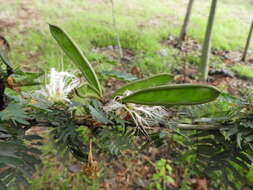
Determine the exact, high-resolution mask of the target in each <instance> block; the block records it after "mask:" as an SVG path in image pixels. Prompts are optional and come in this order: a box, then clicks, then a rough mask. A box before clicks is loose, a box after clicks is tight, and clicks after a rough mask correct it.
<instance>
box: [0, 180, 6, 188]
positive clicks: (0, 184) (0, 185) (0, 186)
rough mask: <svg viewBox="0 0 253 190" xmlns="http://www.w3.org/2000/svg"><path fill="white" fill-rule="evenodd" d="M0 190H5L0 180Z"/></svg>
mask: <svg viewBox="0 0 253 190" xmlns="http://www.w3.org/2000/svg"><path fill="white" fill-rule="evenodd" d="M0 189H1V190H7V187H6V186H5V185H4V183H3V182H2V181H1V180H0Z"/></svg>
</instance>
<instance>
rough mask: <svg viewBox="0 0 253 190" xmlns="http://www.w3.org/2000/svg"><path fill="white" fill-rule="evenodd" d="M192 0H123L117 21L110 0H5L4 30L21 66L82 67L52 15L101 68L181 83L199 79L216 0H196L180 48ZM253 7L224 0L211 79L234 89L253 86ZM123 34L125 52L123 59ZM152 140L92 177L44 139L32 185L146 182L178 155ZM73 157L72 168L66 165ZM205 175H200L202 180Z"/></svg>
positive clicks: (0, 31) (0, 27) (135, 185)
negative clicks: (60, 159) (54, 32)
mask: <svg viewBox="0 0 253 190" xmlns="http://www.w3.org/2000/svg"><path fill="white" fill-rule="evenodd" d="M187 2H188V1H187V0H173V1H168V0H157V1H153V0H127V1H120V0H115V11H114V16H115V18H116V25H113V18H112V9H111V7H112V6H111V4H110V1H109V0H73V1H69V0H8V1H6V0H0V5H1V12H0V35H2V36H5V37H6V38H7V40H8V41H9V43H10V45H11V49H12V51H11V59H12V60H13V63H14V64H15V65H16V67H22V68H24V69H25V70H28V71H42V72H45V73H47V72H48V70H49V69H50V68H51V67H56V68H61V67H62V66H63V67H64V68H65V69H66V70H69V71H74V70H75V69H73V67H72V64H70V61H69V60H68V59H67V58H66V57H65V56H64V55H63V53H62V52H61V51H60V49H59V48H58V47H57V45H56V43H55V42H54V40H53V38H52V37H51V36H50V34H49V30H48V23H50V24H56V25H58V26H61V27H62V28H64V29H65V30H66V31H67V32H68V33H69V34H70V35H71V36H72V37H73V39H74V40H75V41H77V43H78V44H79V45H80V46H81V49H82V50H83V51H84V52H85V55H86V56H87V57H88V59H89V60H90V61H91V63H92V64H93V66H94V67H95V68H96V71H97V72H98V73H99V74H102V73H104V72H105V71H111V70H118V71H124V72H127V73H130V74H132V75H133V76H135V77H137V78H141V77H144V76H150V75H152V74H156V73H161V72H166V73H171V74H173V75H174V76H175V82H176V83H181V82H191V83H197V80H196V79H197V78H196V76H197V66H198V63H199V56H200V52H201V44H202V41H203V37H204V32H205V26H206V22H207V17H208V11H207V10H208V8H209V6H210V1H203V0H196V2H195V6H194V10H193V16H192V20H191V24H190V26H189V33H188V34H189V35H188V39H187V40H186V42H185V43H184V44H183V46H182V47H181V50H180V48H178V44H177V40H176V38H177V36H178V35H179V32H180V27H181V25H182V21H183V17H184V14H185V10H186V5H187ZM252 8H253V1H252V0H221V1H219V8H218V14H217V17H216V25H215V28H214V36H213V46H212V56H211V70H210V77H209V83H211V84H213V85H215V86H217V87H219V88H220V89H221V90H224V91H228V92H230V93H232V94H234V95H241V94H243V93H245V91H244V89H246V87H251V86H252V84H251V80H253V71H252V70H251V68H252V63H253V54H252V50H253V46H251V49H250V50H251V52H250V53H249V56H248V60H247V61H246V62H245V63H244V62H241V61H240V58H241V54H242V51H243V47H244V45H245V42H246V38H247V32H248V29H249V27H250V22H251V20H252V18H251V17H252V14H251V13H252ZM117 35H119V37H120V42H121V45H122V48H123V53H124V56H123V58H122V59H121V60H119V48H118V42H117ZM104 78H105V79H106V80H105V81H106V82H105V83H106V86H107V87H108V88H109V89H113V88H116V87H117V86H119V85H122V83H118V82H115V80H112V79H109V78H108V76H106V77H104ZM244 87H245V88H244ZM152 148H153V149H152ZM152 148H150V150H147V151H146V152H143V153H142V154H137V153H132V152H131V153H127V155H129V156H120V157H119V158H118V159H116V161H115V164H113V165H110V164H111V162H110V158H108V160H107V161H106V162H105V164H104V165H102V164H101V167H100V168H101V172H100V177H98V178H91V179H87V178H86V177H84V176H83V175H82V174H83V173H82V172H81V171H79V169H80V168H81V166H79V165H78V164H76V163H71V164H68V163H65V164H58V163H57V161H56V160H55V159H54V158H53V157H54V155H55V154H56V153H55V152H54V151H51V145H44V146H43V151H44V158H45V159H44V168H43V169H42V170H41V172H38V174H37V175H36V176H35V178H34V180H32V181H31V183H32V186H31V189H34V190H35V189H38V188H39V189H70V188H72V189H83V188H87V186H82V187H81V186H80V184H85V185H87V184H88V186H89V188H90V189H98V187H100V188H102V189H145V187H146V186H147V183H148V182H147V180H146V179H143V178H141V176H148V177H150V176H151V175H152V173H154V172H155V168H154V163H155V161H157V160H159V159H160V158H161V157H162V156H163V157H165V158H169V159H170V155H169V154H170V153H171V152H170V153H168V152H166V151H165V152H163V151H164V150H160V151H159V150H157V149H155V148H154V147H152ZM147 155H148V156H147ZM119 160H120V161H119ZM133 163H137V164H133ZM66 164H67V168H68V169H64V168H65V167H64V165H66ZM152 164H153V165H152ZM129 166H131V167H129ZM140 169H141V171H140ZM69 170H70V171H72V173H71V172H69ZM59 171H60V172H59ZM102 178H103V180H102ZM175 178H177V177H175ZM177 180H178V181H179V179H177ZM196 180H197V182H196ZM199 180H200V179H195V185H196V184H198V183H200V181H199ZM59 181H61V183H59ZM80 182H82V183H80ZM70 183H71V187H70ZM204 183H206V181H204ZM176 184H177V183H175V184H174V185H175V187H176ZM202 184H203V181H202ZM78 185H79V186H78ZM45 186H46V187H45ZM192 186H194V182H192ZM168 188H169V187H168ZM87 189H88V188H87ZM171 189H172V187H171ZM202 189H203V190H206V189H205V187H202ZM200 190H201V187H200Z"/></svg>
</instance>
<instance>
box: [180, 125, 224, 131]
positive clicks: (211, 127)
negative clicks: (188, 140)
mask: <svg viewBox="0 0 253 190" xmlns="http://www.w3.org/2000/svg"><path fill="white" fill-rule="evenodd" d="M223 127H224V126H222V125H191V124H177V125H176V128H179V129H187V130H218V129H221V128H223Z"/></svg>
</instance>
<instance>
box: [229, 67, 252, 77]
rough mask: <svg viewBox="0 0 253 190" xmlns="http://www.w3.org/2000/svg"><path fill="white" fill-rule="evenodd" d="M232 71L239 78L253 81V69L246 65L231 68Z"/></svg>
mask: <svg viewBox="0 0 253 190" xmlns="http://www.w3.org/2000/svg"><path fill="white" fill-rule="evenodd" d="M232 70H233V71H235V72H236V73H237V74H238V75H239V76H241V77H244V78H247V79H249V80H253V69H252V68H250V67H249V66H247V65H242V64H240V65H235V66H233V67H232Z"/></svg>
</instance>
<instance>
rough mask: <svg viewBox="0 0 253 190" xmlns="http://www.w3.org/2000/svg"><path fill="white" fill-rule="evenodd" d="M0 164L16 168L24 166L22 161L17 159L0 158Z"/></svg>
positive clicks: (9, 157)
mask: <svg viewBox="0 0 253 190" xmlns="http://www.w3.org/2000/svg"><path fill="white" fill-rule="evenodd" d="M0 163H5V164H8V165H11V166H14V167H16V166H20V165H22V164H24V161H23V160H22V159H21V158H18V157H12V156H0Z"/></svg>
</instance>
